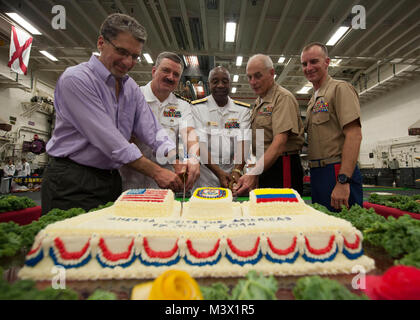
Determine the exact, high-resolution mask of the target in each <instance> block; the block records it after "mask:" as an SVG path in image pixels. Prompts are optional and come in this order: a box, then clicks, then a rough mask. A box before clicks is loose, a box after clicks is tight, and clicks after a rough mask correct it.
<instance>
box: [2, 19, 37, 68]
mask: <svg viewBox="0 0 420 320" xmlns="http://www.w3.org/2000/svg"><path fill="white" fill-rule="evenodd" d="M10 38H11V41H10V55H9V57H10V60H9V63H8V64H7V65H8V66H9V67H10V68H11V69H12V70H13V71H14V72H16V73H20V74H25V75H26V73H27V72H28V63H29V56H30V54H31V46H32V40H33V38H32V37H31V36H30V35H29V34H27V33H26V32H25V31H22V30H20V29H16V28H15V27H14V26H12V35H11V37H10Z"/></svg>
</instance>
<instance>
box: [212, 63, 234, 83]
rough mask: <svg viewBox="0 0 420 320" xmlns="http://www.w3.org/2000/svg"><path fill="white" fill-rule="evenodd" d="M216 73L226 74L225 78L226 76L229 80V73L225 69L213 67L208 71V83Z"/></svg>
mask: <svg viewBox="0 0 420 320" xmlns="http://www.w3.org/2000/svg"><path fill="white" fill-rule="evenodd" d="M216 72H222V73H226V74H227V76H228V78H229V79H230V73H229V71H228V70H227V69H226V68H225V67H222V66H217V67H214V68H213V69H211V70H210V72H209V81H211V79H212V78H213V77H214V74H215V73H216Z"/></svg>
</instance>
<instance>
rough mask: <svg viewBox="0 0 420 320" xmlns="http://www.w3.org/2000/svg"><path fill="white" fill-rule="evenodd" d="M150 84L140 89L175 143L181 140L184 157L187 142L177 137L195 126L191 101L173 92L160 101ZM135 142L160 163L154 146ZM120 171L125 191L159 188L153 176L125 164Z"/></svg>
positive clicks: (181, 154)
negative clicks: (180, 131) (183, 130)
mask: <svg viewBox="0 0 420 320" xmlns="http://www.w3.org/2000/svg"><path fill="white" fill-rule="evenodd" d="M150 84H151V82H149V83H148V84H147V85H145V86H142V87H140V89H141V91H142V93H143V94H144V97H145V99H146V101H147V104H148V105H149V106H150V108H151V109H152V111H153V114H154V115H155V117H156V119H157V120H158V121H159V123H160V124H161V125H162V127H163V128H164V129H165V130H166V132H167V134H168V135H169V137H170V138H171V139H172V141H173V142H174V143H175V142H177V141H179V143H178V145H177V148H179V154H180V158H181V159H182V158H183V156H185V152H187V142H186V141H182V138H178V139H177V137H179V136H180V134H179V130H182V129H186V128H187V127H193V128H194V119H193V117H192V114H191V106H190V104H189V102H187V101H186V100H183V99H180V98H178V97H177V96H175V95H174V94H173V93H171V94H169V97H168V98H167V99H166V100H165V101H163V102H160V101H159V99H158V98H157V97H156V96H155V95H154V94H153V91H152V88H151V87H150ZM135 143H136V145H137V146H138V148H139V149H140V151H141V152H142V153H143V155H144V156H145V157H146V158H147V159H149V160H151V161H153V162H155V163H157V164H159V163H158V162H157V160H156V157H155V155H154V153H153V150H152V148H150V147H149V146H148V145H146V144H145V143H142V142H139V141H138V140H137V139H136V140H135ZM159 165H160V164H159ZM160 166H161V167H163V168H166V169H169V170H171V171H174V168H173V166H172V165H171V164H165V165H160ZM119 171H120V174H121V178H122V182H123V191H125V190H127V189H137V188H155V189H159V186H158V185H157V183H156V182H155V181H154V180H153V179H152V178H150V177H148V176H145V175H143V174H141V173H139V172H137V171H135V170H133V169H131V168H129V167H127V166H123V167H122V168H120V170H119Z"/></svg>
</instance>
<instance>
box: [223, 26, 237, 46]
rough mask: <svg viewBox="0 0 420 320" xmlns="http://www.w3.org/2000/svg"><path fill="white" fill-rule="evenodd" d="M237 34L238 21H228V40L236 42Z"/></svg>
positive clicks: (226, 38)
mask: <svg viewBox="0 0 420 320" xmlns="http://www.w3.org/2000/svg"><path fill="white" fill-rule="evenodd" d="M235 34H236V22H227V23H226V36H225V41H226V42H235Z"/></svg>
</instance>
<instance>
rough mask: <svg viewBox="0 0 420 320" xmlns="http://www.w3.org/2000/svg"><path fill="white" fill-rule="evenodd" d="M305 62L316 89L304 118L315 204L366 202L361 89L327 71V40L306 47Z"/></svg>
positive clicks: (338, 207)
mask: <svg viewBox="0 0 420 320" xmlns="http://www.w3.org/2000/svg"><path fill="white" fill-rule="evenodd" d="M301 63H302V69H303V73H304V74H305V77H306V78H307V79H308V80H309V81H310V82H312V84H313V88H314V94H313V96H312V98H311V100H310V101H309V104H308V109H307V113H306V114H307V118H306V123H305V127H306V130H307V134H308V159H309V167H310V168H311V169H310V174H311V190H312V203H319V204H322V205H323V206H325V207H327V208H328V209H329V210H331V211H338V210H341V208H342V206H343V205H344V206H346V207H349V206H351V205H353V204H359V205H360V206H362V205H363V189H362V177H361V174H360V171H359V168H358V167H357V165H356V162H357V158H358V156H359V150H360V144H361V141H362V132H361V124H360V104H359V97H358V94H357V92H356V90H355V89H354V88H353V86H352V85H351V84H349V83H347V82H345V81H340V80H335V79H333V78H331V77H330V76H329V75H328V65H329V63H330V58H329V57H328V51H327V47H326V46H325V45H324V44H322V43H311V44H309V45H307V46H305V47H304V48H303V50H302V54H301Z"/></svg>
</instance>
